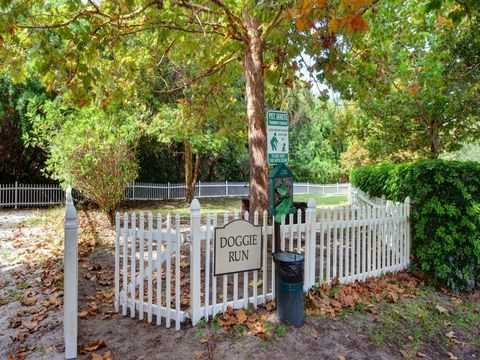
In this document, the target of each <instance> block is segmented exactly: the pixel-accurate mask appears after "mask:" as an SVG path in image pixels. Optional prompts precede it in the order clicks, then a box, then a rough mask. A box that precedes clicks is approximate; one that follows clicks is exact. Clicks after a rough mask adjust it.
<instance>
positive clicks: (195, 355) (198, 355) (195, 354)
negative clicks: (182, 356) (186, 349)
mask: <svg viewBox="0 0 480 360" xmlns="http://www.w3.org/2000/svg"><path fill="white" fill-rule="evenodd" d="M204 353H205V351H201V350H195V351H194V352H193V353H192V354H193V356H194V357H196V358H197V359H199V358H201V357H203V355H204Z"/></svg>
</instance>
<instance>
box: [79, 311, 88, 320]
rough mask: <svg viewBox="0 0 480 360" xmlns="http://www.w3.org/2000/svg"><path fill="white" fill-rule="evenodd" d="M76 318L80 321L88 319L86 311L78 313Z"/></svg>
mask: <svg viewBox="0 0 480 360" xmlns="http://www.w3.org/2000/svg"><path fill="white" fill-rule="evenodd" d="M78 317H79V318H81V319H88V311H85V310H83V311H79V312H78Z"/></svg>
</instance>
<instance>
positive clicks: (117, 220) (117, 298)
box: [0, 185, 120, 313]
mask: <svg viewBox="0 0 480 360" xmlns="http://www.w3.org/2000/svg"><path fill="white" fill-rule="evenodd" d="M0 186H1V185H0ZM119 304H120V213H119V212H118V211H117V212H116V214H115V301H114V308H115V312H117V313H118V311H119Z"/></svg>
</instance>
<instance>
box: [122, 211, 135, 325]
mask: <svg viewBox="0 0 480 360" xmlns="http://www.w3.org/2000/svg"><path fill="white" fill-rule="evenodd" d="M127 219H128V218H127ZM136 229H137V215H136V214H135V213H133V214H132V223H131V232H132V243H131V245H130V247H131V249H130V251H131V254H130V271H131V277H130V282H131V288H130V297H131V302H130V317H131V318H134V317H135V300H136V297H137V295H136V292H137V289H136V281H135V276H136V271H135V264H136V257H137V245H136V240H137V231H136ZM126 231H127V232H128V231H129V230H128V227H127V230H126ZM125 292H127V288H125ZM125 315H126V314H125Z"/></svg>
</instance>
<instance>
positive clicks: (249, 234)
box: [213, 220, 262, 276]
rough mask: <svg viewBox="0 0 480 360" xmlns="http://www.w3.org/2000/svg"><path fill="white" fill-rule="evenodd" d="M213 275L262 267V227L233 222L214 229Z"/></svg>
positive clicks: (240, 221) (246, 222)
mask: <svg viewBox="0 0 480 360" xmlns="http://www.w3.org/2000/svg"><path fill="white" fill-rule="evenodd" d="M213 251H214V275H215V276H218V275H225V274H231V273H238V272H244V271H251V270H260V268H261V267H262V227H261V226H255V225H253V224H251V223H249V222H248V221H246V220H234V221H231V222H229V223H228V224H226V225H225V226H224V227H217V228H215V237H214V250H213Z"/></svg>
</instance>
